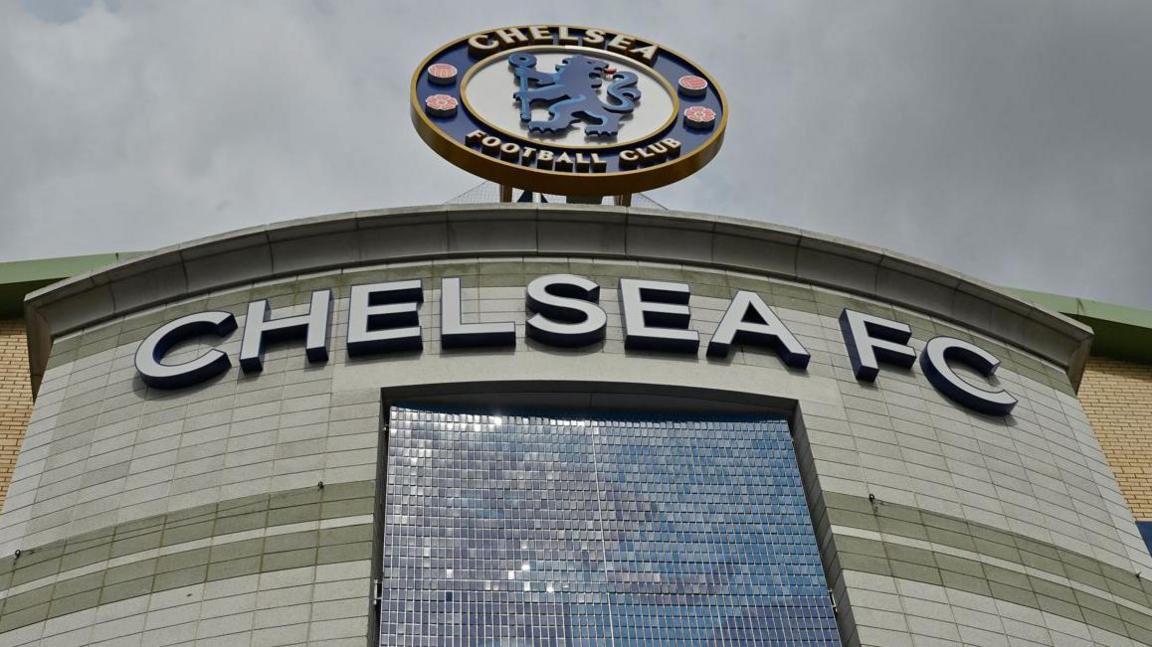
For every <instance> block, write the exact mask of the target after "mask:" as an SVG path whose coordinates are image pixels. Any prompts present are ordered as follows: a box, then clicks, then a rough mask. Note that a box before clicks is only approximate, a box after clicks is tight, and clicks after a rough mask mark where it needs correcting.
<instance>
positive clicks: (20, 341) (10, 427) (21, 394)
mask: <svg viewBox="0 0 1152 647" xmlns="http://www.w3.org/2000/svg"><path fill="white" fill-rule="evenodd" d="M31 413H32V386H31V384H29V382H28V346H27V340H26V338H25V335H24V322H23V321H22V320H19V319H15V320H0V503H2V502H3V501H4V495H5V494H7V493H8V481H9V480H11V478H12V468H13V467H15V466H16V454H17V452H19V451H20V441H21V440H22V439H23V438H24V428H25V427H27V425H28V416H29V415H30V414H31Z"/></svg>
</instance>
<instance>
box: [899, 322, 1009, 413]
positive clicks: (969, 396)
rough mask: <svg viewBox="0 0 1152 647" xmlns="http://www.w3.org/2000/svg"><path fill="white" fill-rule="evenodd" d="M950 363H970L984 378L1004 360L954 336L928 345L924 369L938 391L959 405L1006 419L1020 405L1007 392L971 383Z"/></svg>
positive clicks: (923, 359) (921, 359) (938, 339)
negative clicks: (990, 389) (949, 363)
mask: <svg viewBox="0 0 1152 647" xmlns="http://www.w3.org/2000/svg"><path fill="white" fill-rule="evenodd" d="M949 360H951V361H955V362H959V363H962V364H966V365H968V366H970V367H972V368H973V369H975V370H977V371H978V372H979V373H980V374H981V375H983V376H984V377H992V374H993V373H995V372H996V368H997V367H999V366H1000V360H998V359H996V358H995V357H993V356H992V355H991V354H990V353H988V351H986V350H984V349H982V348H980V347H979V346H976V345H974V344H970V343H968V342H966V341H961V340H959V339H954V338H952V337H936V338H934V339H932V340H930V341H929V342H928V344H927V345H926V346H924V352H923V353H922V354H921V355H920V368H921V370H923V371H924V375H925V376H927V377H928V381H929V382H931V383H932V386H934V387H936V390H937V391H939V392H940V393H942V394H944V395H945V396H947V397H948V398H950V399H952V400H954V401H955V402H957V403H959V404H962V405H964V406H965V407H968V408H969V409H973V410H975V411H979V412H980V413H986V414H988V415H990V416H1006V415H1008V414H1009V413H1012V408H1013V407H1015V406H1016V398H1014V397H1012V396H1011V395H1009V394H1008V392H1007V391H1005V390H1004V389H997V390H995V391H989V390H987V389H981V388H978V387H975V386H973V385H971V384H969V383H968V382H967V381H965V380H964V379H962V378H961V377H960V376H959V375H957V374H956V372H955V371H953V370H952V367H951V366H949V365H948V362H949Z"/></svg>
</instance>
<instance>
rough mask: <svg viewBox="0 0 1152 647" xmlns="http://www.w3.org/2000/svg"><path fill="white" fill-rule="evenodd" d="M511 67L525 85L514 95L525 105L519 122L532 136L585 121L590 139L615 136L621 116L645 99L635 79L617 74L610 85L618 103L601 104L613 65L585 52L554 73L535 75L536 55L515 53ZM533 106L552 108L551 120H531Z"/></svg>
mask: <svg viewBox="0 0 1152 647" xmlns="http://www.w3.org/2000/svg"><path fill="white" fill-rule="evenodd" d="M508 65H509V66H511V68H512V72H513V73H514V74H515V75H516V79H517V80H518V81H519V82H520V90H519V91H518V92H516V93H515V94H513V95H512V97H513V98H514V99H516V101H518V102H519V103H520V121H522V122H526V123H527V124H528V132H530V133H544V134H559V133H563V132H565V131H567V130H568V129H569V128H570V127H571V126H572V124H574V123H576V122H577V121H580V120H583V121H584V122H585V123H586V125H585V126H584V134H585V135H587V136H589V137H605V138H607V137H615V136H616V133H618V132H620V118H621V117H623V116H624V115H628V114H631V113H632V109H633V108H635V107H636V102H637V101H639V100H640V88H638V87H636V80H637V79H636V75H635V74H633V73H632V72H616V73H614V74H612V81H613V83H612V85H609V86H608V97H609V98H610V99H612V100H613V101H614V103H605V102H603V101H601V100H600V97H599V96H598V95H597V93H596V88H599V87H600V86H601V85H602V84H603V83H604V80H605V79H604V74H605V70H606V69H607V68H608V63H607V62H605V61H602V60H600V59H596V58H591V57H589V56H584V55H583V54H574V55H572V56H569V57H568V58H565V59H564V60H563V61H562V62H561V63H559V64H557V65H556V71H555V72H552V73H548V72H538V71H536V57H535V56H533V55H532V54H513V55H512V56H509V57H508ZM532 84H535V85H532ZM534 104H545V105H547V107H548V115H549V117H550V118H549V119H548V121H532V106H533V105H534Z"/></svg>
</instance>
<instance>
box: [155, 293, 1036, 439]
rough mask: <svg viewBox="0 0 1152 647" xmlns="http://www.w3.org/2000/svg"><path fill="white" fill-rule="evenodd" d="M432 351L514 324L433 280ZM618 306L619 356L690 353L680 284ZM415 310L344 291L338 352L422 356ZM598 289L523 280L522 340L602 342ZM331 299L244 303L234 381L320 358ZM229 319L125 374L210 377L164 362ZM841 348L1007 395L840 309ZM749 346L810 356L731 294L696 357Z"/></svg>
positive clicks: (751, 302) (491, 341) (492, 335)
mask: <svg viewBox="0 0 1152 647" xmlns="http://www.w3.org/2000/svg"><path fill="white" fill-rule="evenodd" d="M439 287H440V295H439V296H440V345H441V347H442V348H445V349H456V348H478V347H503V348H513V347H515V346H516V344H517V333H516V323H515V322H511V321H507V322H498V323H492V322H485V323H465V322H464V320H463V319H464V318H463V316H462V309H461V285H460V279H459V278H456V277H447V278H444V279H442V280H441V282H440V286H439ZM617 291H618V293H619V299H620V312H621V319H622V321H621V327H622V329H623V333H624V335H623V336H624V348H625V350H629V351H636V350H643V351H656V352H666V353H681V354H690V355H696V354H698V352H699V350H700V334H699V332H698V331H696V330H694V329H693V328H692V327H691V323H690V322H691V315H692V312H691V308H690V306H689V297H690V296H691V288H690V286H689V285H687V284H685V283H674V282H667V281H648V280H639V279H629V278H622V279H620V280H619V284H618V286H617ZM423 302H424V285H423V282H422V281H420V280H418V279H417V280H407V281H394V282H388V283H375V284H368V285H356V286H352V288H351V291H350V293H349V304H348V327H347V335H346V338H345V340H344V343H345V348H346V350H347V352H348V354H349V355H350V356H357V357H368V356H373V355H385V354H388V353H395V352H401V351H408V352H420V351H422V350H423V348H424V341H423V335H422V331H421V326H420V319H419V311H420V307H421V305H422V304H423ZM599 302H600V286H599V285H598V284H597V283H595V282H594V281H592V280H590V279H588V278H585V277H581V276H575V275H571V274H552V275H548V276H542V277H539V278H537V279H535V280H533V281H532V282H531V283H529V284H528V286H527V288H526V290H525V306H526V308H527V310H528V311H529V312H530V313H531V316H530V317H529V318H528V319H527V321H525V322H524V331H525V332H524V334H525V335H526V336H527V337H528V338H529V339H532V340H534V341H536V342H539V343H541V344H544V345H547V346H555V347H564V348H579V347H585V346H590V345H593V344H596V343H599V342H602V341H603V340H604V338H605V333H606V331H607V325H608V317H607V314H606V313H605V312H604V309H603V308H601V307H600V305H599ZM332 303H333V297H332V292H331V290H317V291H315V292H313V293H312V294H311V297H310V300H309V306H308V311H307V312H306V313H304V314H296V315H291V316H280V317H274V316H273V315H272V313H271V312H270V310H269V307H268V302H267V301H266V300H260V301H253V302H251V303H249V304H248V307H247V315H246V317H245V321H244V330H243V333H242V337H241V343H240V352H239V357H238V359H239V364H240V369H241V370H242V371H243V372H244V373H259V372H260V371H261V370H263V368H264V364H263V358H264V350H265V346H266V345H267V344H268V343H269V342H273V341H284V342H300V341H302V342H303V344H304V353H305V357H307V360H308V361H309V362H310V363H321V362H326V361H328V357H329V344H330V342H331V339H330V338H331V334H330V326H331V321H332ZM238 327H239V326H238V325H237V322H236V318H235V316H233V315H232V313H230V312H221V311H210V312H200V313H195V314H190V315H186V316H183V317H180V318H178V319H175V320H173V321H170V322H168V323H167V324H164V325H163V326H161V327H159V328H157V329H156V330H155V331H153V332H152V333H151V334H150V335H148V337H146V338H145V339H144V341H143V342H141V344H140V346H139V348H138V349H137V351H136V356H135V363H136V370H137V372H138V373H139V375H140V379H141V380H142V381H143V382H144V383H145V384H147V385H148V386H151V387H154V388H158V389H178V388H183V387H189V386H193V385H196V384H200V383H202V382H205V381H207V380H210V379H212V378H214V377H216V376H218V375H220V374H222V373H224V372H226V371H228V370H229V369H230V368H231V367H232V361H231V358H230V357H229V356H228V354H227V353H225V352H223V351H221V350H220V349H219V348H210V349H208V350H206V351H204V352H203V353H201V354H199V355H198V356H196V357H194V358H191V359H184V360H183V361H180V362H166V361H165V357H166V356H167V355H168V354H169V351H171V350H172V349H173V348H175V347H176V346H178V345H179V344H181V343H183V342H186V341H190V340H193V339H197V338H204V337H215V338H221V339H223V338H227V337H229V336H230V335H231V334H232V333H233V332H234V331H236V330H237V329H238ZM840 329H841V333H842V335H843V339H844V345H845V349H846V351H847V354H848V358H849V360H850V362H851V365H852V371H853V374H854V375H855V377H856V379H857V380H861V381H865V382H872V381H875V380H876V377H877V376H878V374H879V372H880V368H881V366H880V365H881V364H888V365H891V366H896V367H900V368H904V369H908V368H910V367H912V365H913V364H914V363H916V361H917V358H919V363H920V367H921V369H922V371H923V373H924V375H925V377H927V378H928V381H929V382H930V383H931V384H932V385H933V386H934V387H935V388H936V389H937V390H938V391H940V393H942V394H943V395H945V396H946V397H948V398H950V399H952V400H953V401H955V402H957V403H959V404H961V405H963V406H965V407H968V408H970V409H973V410H975V411H979V412H981V413H985V414H988V415H996V416H1003V415H1008V414H1009V413H1010V412H1011V411H1012V408H1013V407H1015V406H1016V398H1014V397H1012V395H1010V394H1009V393H1007V392H1006V391H1005V390H1004V389H1002V388H1000V387H999V386H998V385H996V384H995V383H994V382H992V381H990V378H992V377H993V375H994V373H995V371H996V368H997V367H998V366H999V364H1000V362H999V360H997V359H996V358H995V357H993V356H992V355H991V354H990V353H988V352H987V351H985V350H983V349H981V348H980V347H978V346H976V345H974V344H972V343H969V342H966V341H962V340H959V339H954V338H951V337H936V338H933V339H931V340H929V341H928V342H927V344H926V345H925V347H924V350H923V351H921V352H919V353H917V351H916V350H914V349H913V348H912V347H911V346H909V345H908V342H909V341H910V339H911V337H912V330H911V328H910V327H909V326H907V325H906V324H903V323H900V322H898V321H892V320H889V319H884V318H882V317H877V316H874V315H869V314H865V313H862V312H857V311H854V310H849V309H845V310H844V311H843V312H841V314H840ZM738 345H739V346H745V347H761V348H764V349H767V350H769V351H771V352H773V353H775V354H776V355H778V356H779V357H780V359H781V361H782V362H783V363H784V364H786V365H787V366H790V367H792V368H794V369H800V370H804V369H806V368H807V366H808V362H809V360H810V359H811V354H810V353H809V352H808V351H807V350H806V349H805V348H804V346H803V344H802V343H801V342H800V340H799V339H797V338H796V336H795V335H793V334H792V332H791V331H790V330H789V329H788V327H787V326H786V325H785V324H784V322H783V321H781V320H780V318H779V317H777V316H776V314H775V312H773V311H772V308H770V307H769V306H768V305H767V304H766V303H765V302H764V300H763V299H761V297H760V296H759V295H758V294H756V293H755V292H750V291H747V290H741V291H738V292H737V293H736V294H735V295H734V296H733V297H732V299H731V300H730V301H729V302H728V305H727V307H726V309H725V312H724V315H723V316H722V317H721V319H720V322H719V323H718V324H717V325H716V328H715V330H714V331H713V333H712V337H711V339H710V340H709V342H708V346H707V352H706V354H707V356H708V357H709V358H713V359H723V358H726V357H728V356H729V355H731V353H732V351H733V349H734V347H735V346H738ZM956 366H964V367H967V368H968V369H970V370H971V371H975V372H976V373H978V374H979V375H982V376H983V377H984V378H985V381H986V382H987V384H985V385H977V384H973V383H972V382H970V381H968V380H967V379H965V378H963V377H961V376H960V375H959V374H958V373H957V372H956V369H955V367H956Z"/></svg>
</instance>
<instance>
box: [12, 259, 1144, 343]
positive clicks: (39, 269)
mask: <svg viewBox="0 0 1152 647" xmlns="http://www.w3.org/2000/svg"><path fill="white" fill-rule="evenodd" d="M147 253H148V252H117V253H114V254H89V255H86V256H62V257H59V258H44V259H36V260H30V261H8V262H0V319H19V318H22V317H23V316H24V295H26V294H28V293H29V292H32V291H34V290H38V289H40V288H42V287H44V286H46V285H50V284H52V283H55V282H56V281H61V280H63V279H67V278H71V277H73V276H76V275H78V274H84V273H86V272H91V271H92V270H96V269H100V268H102V267H106V266H108V265H113V264H115V263H119V262H121V261H124V260H127V259H130V258H135V257H137V256H143V255H145V254H147ZM1003 290H1004V291H1005V292H1007V293H1008V294H1011V295H1013V296H1016V297H1019V298H1021V299H1024V300H1025V301H1030V302H1032V303H1035V304H1037V305H1039V306H1041V307H1043V308H1047V309H1049V310H1055V311H1056V312H1059V313H1061V314H1065V315H1068V316H1070V317H1072V318H1074V319H1076V320H1078V321H1080V322H1082V323H1086V324H1088V325H1089V326H1092V328H1093V330H1095V331H1096V339H1095V341H1094V342H1093V344H1092V354H1093V355H1103V356H1107V357H1115V358H1117V359H1126V360H1131V361H1138V362H1152V310H1144V309H1141V308H1132V307H1128V306H1121V305H1116V304H1112V303H1104V302H1102V301H1093V300H1091V299H1080V298H1076V297H1067V296H1061V295H1059V294H1049V293H1047V292H1034V291H1032V290H1020V289H1017V288H1003Z"/></svg>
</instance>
